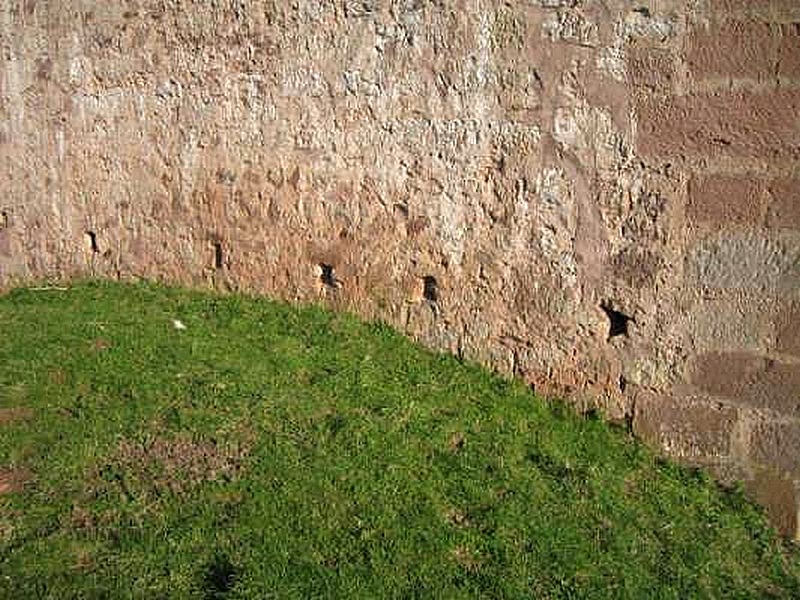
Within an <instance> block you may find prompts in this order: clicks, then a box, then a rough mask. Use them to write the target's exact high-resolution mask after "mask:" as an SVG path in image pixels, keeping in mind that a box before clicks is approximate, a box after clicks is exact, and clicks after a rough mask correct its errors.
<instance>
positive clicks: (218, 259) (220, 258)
mask: <svg viewBox="0 0 800 600" xmlns="http://www.w3.org/2000/svg"><path fill="white" fill-rule="evenodd" d="M213 245H214V268H215V269H221V268H222V267H223V266H224V263H225V254H224V252H223V251H222V242H213Z"/></svg>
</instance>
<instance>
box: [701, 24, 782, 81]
mask: <svg viewBox="0 0 800 600" xmlns="http://www.w3.org/2000/svg"><path fill="white" fill-rule="evenodd" d="M780 33H781V30H780V27H778V26H777V25H771V24H769V23H764V22H759V21H723V22H722V23H715V24H712V25H711V26H709V27H703V26H699V27H695V28H694V29H692V30H691V31H690V32H689V34H688V37H687V48H686V63H687V65H688V66H689V70H690V72H691V73H692V74H693V75H694V76H695V77H699V78H704V77H731V78H754V79H758V78H762V79H763V78H765V77H768V76H772V75H774V71H775V69H774V66H775V61H776V59H777V52H778V44H779V42H780Z"/></svg>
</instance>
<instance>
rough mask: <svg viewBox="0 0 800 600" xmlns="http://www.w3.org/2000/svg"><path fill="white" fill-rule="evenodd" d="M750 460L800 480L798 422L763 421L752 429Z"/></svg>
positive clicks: (799, 423)
mask: <svg viewBox="0 0 800 600" xmlns="http://www.w3.org/2000/svg"><path fill="white" fill-rule="evenodd" d="M750 458H751V460H753V461H754V462H755V463H757V464H759V465H764V466H771V467H773V468H775V469H778V470H780V471H782V472H783V473H785V474H786V475H788V476H791V477H794V478H795V479H798V478H800V421H764V422H759V423H757V424H756V425H755V426H754V427H753V431H752V433H751V440H750Z"/></svg>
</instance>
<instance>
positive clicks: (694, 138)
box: [636, 89, 800, 160]
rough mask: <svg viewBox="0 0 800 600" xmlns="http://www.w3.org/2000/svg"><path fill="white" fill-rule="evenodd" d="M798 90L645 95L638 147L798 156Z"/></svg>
mask: <svg viewBox="0 0 800 600" xmlns="http://www.w3.org/2000/svg"><path fill="white" fill-rule="evenodd" d="M798 112H800V90H794V89H782V90H778V91H774V92H759V93H755V92H747V91H735V92H721V93H708V94H706V93H703V94H692V95H688V96H681V97H677V96H668V97H658V96H650V95H641V96H639V98H638V101H637V108H636V113H637V115H636V118H637V123H638V129H637V138H636V147H637V149H638V151H639V152H640V153H641V154H642V155H643V156H645V157H648V158H655V159H667V160H668V159H670V158H672V157H681V156H684V157H700V156H704V157H706V158H718V157H723V158H738V159H743V158H750V159H753V158H778V157H780V158H781V159H784V160H785V159H788V158H795V159H796V158H798V157H800V120H798V119H797V118H796V115H797V114H798Z"/></svg>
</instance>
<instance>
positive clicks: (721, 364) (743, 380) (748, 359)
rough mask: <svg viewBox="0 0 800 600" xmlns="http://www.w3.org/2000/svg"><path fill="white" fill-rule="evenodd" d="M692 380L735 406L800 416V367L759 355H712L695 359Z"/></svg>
mask: <svg viewBox="0 0 800 600" xmlns="http://www.w3.org/2000/svg"><path fill="white" fill-rule="evenodd" d="M689 379H690V381H691V383H692V384H693V385H695V386H696V387H697V388H699V389H701V390H703V391H704V392H707V393H709V394H712V395H714V396H719V397H724V398H726V399H727V400H729V401H730V402H732V403H735V404H740V405H743V406H747V407H751V408H766V409H770V410H772V411H775V412H776V413H778V414H782V415H789V416H800V368H798V366H797V364H795V363H794V362H779V361H776V360H773V359H770V358H767V357H765V356H761V355H758V354H747V353H743V352H731V353H723V352H710V353H707V354H701V355H699V356H695V357H694V358H693V359H692V361H691V363H690V373H689Z"/></svg>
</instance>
